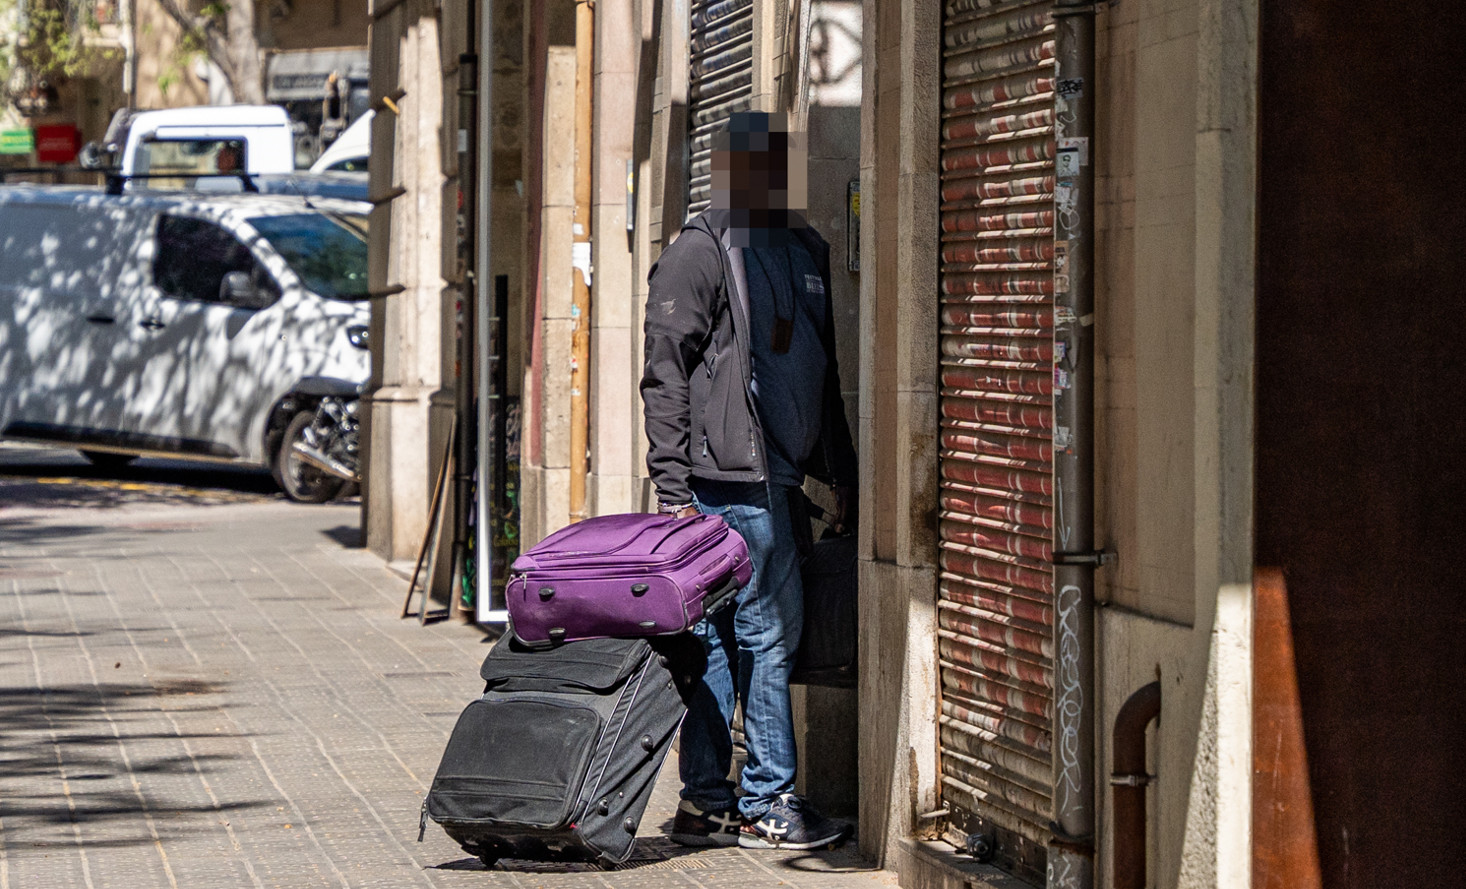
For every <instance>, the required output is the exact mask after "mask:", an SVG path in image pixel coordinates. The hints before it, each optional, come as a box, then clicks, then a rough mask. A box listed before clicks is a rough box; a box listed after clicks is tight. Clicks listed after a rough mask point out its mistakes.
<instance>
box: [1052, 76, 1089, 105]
mask: <svg viewBox="0 0 1466 889" xmlns="http://www.w3.org/2000/svg"><path fill="white" fill-rule="evenodd" d="M1054 95H1056V96H1058V97H1059V98H1061V99H1063V100H1064V101H1066V102H1068V101H1071V100H1073V99H1078V98H1080V97H1082V96H1083V95H1084V78H1083V77H1061V78H1059V80H1058V81H1057V82H1055V83H1054Z"/></svg>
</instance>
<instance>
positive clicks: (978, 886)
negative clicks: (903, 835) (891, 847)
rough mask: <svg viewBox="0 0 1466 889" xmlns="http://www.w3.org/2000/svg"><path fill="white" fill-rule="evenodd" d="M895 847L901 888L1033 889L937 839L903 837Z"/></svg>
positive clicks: (1008, 874) (1010, 875)
mask: <svg viewBox="0 0 1466 889" xmlns="http://www.w3.org/2000/svg"><path fill="white" fill-rule="evenodd" d="M898 848H899V850H900V851H899V854H900V856H901V860H900V863H899V864H898V865H897V867H896V870H897V872H898V873H899V874H900V882H901V889H1034V887H1033V886H1031V885H1029V884H1028V883H1026V882H1024V881H1023V880H1020V879H1018V878H1017V877H1015V876H1013V875H1012V874H1010V873H1007V872H1005V871H1001V870H998V869H997V868H996V867H993V866H992V865H990V864H979V863H978V862H976V861H973V860H972V859H971V858H970V857H968V856H966V855H963V854H961V853H959V852H958V851H957V850H956V849H955V848H954V847H953V846H951V845H950V844H948V843H944V842H941V841H940V840H902V841H901V842H900V845H899V847H898Z"/></svg>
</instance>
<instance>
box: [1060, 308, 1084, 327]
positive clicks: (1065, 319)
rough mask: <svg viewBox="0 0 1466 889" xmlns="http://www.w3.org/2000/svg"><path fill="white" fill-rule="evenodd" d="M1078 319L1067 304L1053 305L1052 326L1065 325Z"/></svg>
mask: <svg viewBox="0 0 1466 889" xmlns="http://www.w3.org/2000/svg"><path fill="white" fill-rule="evenodd" d="M1078 320H1079V319H1078V318H1077V317H1075V315H1074V310H1073V309H1071V308H1070V307H1068V306H1054V326H1055V327H1067V326H1068V325H1070V324H1073V323H1074V322H1076V321H1078Z"/></svg>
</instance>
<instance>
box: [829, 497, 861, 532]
mask: <svg viewBox="0 0 1466 889" xmlns="http://www.w3.org/2000/svg"><path fill="white" fill-rule="evenodd" d="M830 491H831V492H832V493H833V494H834V495H835V512H834V515H833V516H831V518H830V527H831V528H832V529H834V531H835V533H836V534H852V533H854V532H855V529H854V528H851V527H849V525H850V524H851V523H853V522H854V521H855V489H854V488H853V487H851V486H850V485H834V486H833V487H831V488H830Z"/></svg>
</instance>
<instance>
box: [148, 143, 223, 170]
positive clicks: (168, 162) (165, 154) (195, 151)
mask: <svg viewBox="0 0 1466 889" xmlns="http://www.w3.org/2000/svg"><path fill="white" fill-rule="evenodd" d="M246 148H247V146H246V145H245V142H244V140H243V139H149V140H147V141H145V142H142V143H140V144H139V145H138V147H137V157H136V159H135V161H134V167H135V168H136V169H137V172H139V173H153V174H158V173H195V174H197V173H236V172H239V171H241V170H245V169H248V166H247V164H246V163H245V161H246V158H245V151H246Z"/></svg>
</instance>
